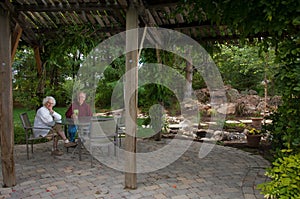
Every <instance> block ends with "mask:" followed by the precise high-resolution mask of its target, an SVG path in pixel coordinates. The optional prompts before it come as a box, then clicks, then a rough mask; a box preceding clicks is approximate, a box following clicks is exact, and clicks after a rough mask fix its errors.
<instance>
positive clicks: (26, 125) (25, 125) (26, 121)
mask: <svg viewBox="0 0 300 199" xmlns="http://www.w3.org/2000/svg"><path fill="white" fill-rule="evenodd" d="M20 119H21V122H22V126H23V128H24V129H30V128H31V127H32V126H31V123H30V120H29V117H28V114H27V113H21V115H20Z"/></svg>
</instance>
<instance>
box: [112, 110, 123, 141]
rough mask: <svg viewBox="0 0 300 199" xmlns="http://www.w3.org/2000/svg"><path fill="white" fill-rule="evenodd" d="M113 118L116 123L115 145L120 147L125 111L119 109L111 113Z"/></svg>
mask: <svg viewBox="0 0 300 199" xmlns="http://www.w3.org/2000/svg"><path fill="white" fill-rule="evenodd" d="M112 112H113V117H114V119H115V121H116V123H117V140H118V142H117V144H118V146H121V145H122V138H124V137H125V135H126V133H125V109H119V110H115V111H112Z"/></svg>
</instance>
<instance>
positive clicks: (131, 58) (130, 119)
mask: <svg viewBox="0 0 300 199" xmlns="http://www.w3.org/2000/svg"><path fill="white" fill-rule="evenodd" d="M137 27H138V13H137V10H136V8H135V7H134V6H132V5H131V6H130V7H129V9H128V11H127V14H126V30H127V31H128V30H130V29H135V28H137ZM137 49H138V32H137V31H130V33H129V34H127V33H126V51H127V52H128V53H127V54H126V74H125V81H126V82H125V90H126V92H125V117H126V118H127V119H126V121H125V126H126V127H125V128H126V137H125V150H126V151H127V153H126V154H128V155H127V157H126V158H125V188H128V189H136V188H137V179H136V178H137V176H136V131H137V128H136V120H137V119H136V118H137V95H138V93H137V85H138V67H137V64H138V50H137Z"/></svg>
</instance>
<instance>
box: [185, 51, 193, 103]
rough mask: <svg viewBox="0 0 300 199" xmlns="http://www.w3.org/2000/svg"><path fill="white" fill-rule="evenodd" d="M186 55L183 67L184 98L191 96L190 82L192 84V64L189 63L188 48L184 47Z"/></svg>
mask: <svg viewBox="0 0 300 199" xmlns="http://www.w3.org/2000/svg"><path fill="white" fill-rule="evenodd" d="M186 52H187V57H188V58H189V59H188V60H186V68H185V71H186V72H185V78H186V89H185V93H184V98H185V99H189V98H191V97H192V84H193V65H192V63H191V60H192V59H191V56H190V53H191V52H190V50H189V48H187V47H186Z"/></svg>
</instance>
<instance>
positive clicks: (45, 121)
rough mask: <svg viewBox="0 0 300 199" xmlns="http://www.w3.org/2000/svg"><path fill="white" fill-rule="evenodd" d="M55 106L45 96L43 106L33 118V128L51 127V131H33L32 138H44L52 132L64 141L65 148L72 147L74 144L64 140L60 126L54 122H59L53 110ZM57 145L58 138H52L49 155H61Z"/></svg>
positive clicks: (52, 101)
mask: <svg viewBox="0 0 300 199" xmlns="http://www.w3.org/2000/svg"><path fill="white" fill-rule="evenodd" d="M55 104H56V101H55V99H54V97H52V96H47V97H45V98H44V99H43V106H42V107H41V108H39V109H38V110H37V112H36V115H35V118H34V127H39V128H45V127H48V128H49V127H51V128H52V129H51V130H48V129H34V131H33V133H34V136H35V137H38V136H42V137H46V136H47V135H48V134H49V133H50V132H51V131H52V132H53V133H54V135H59V136H60V137H61V138H62V139H63V140H64V146H65V147H71V146H74V143H71V142H69V140H68V139H67V138H66V136H65V132H64V131H63V128H62V126H61V124H58V123H57V122H55V121H57V120H61V115H60V114H59V113H57V112H55V111H54V110H53V107H54V106H55ZM52 132H51V133H52ZM57 145H58V136H54V142H53V148H52V152H51V155H56V156H60V155H62V154H63V152H62V151H59V150H58V148H57Z"/></svg>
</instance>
